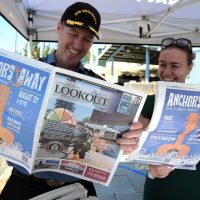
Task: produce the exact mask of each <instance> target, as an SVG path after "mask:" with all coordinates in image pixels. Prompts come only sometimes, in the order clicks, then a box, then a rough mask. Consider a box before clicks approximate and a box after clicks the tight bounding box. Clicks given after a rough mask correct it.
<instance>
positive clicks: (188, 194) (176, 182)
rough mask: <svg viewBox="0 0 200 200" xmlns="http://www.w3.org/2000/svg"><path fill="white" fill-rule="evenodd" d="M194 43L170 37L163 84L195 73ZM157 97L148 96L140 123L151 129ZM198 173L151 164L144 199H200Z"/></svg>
mask: <svg viewBox="0 0 200 200" xmlns="http://www.w3.org/2000/svg"><path fill="white" fill-rule="evenodd" d="M194 58H195V56H194V54H193V53H192V44H191V41H190V40H188V39H185V38H180V39H173V38H166V39H164V40H163V41H162V50H161V52H160V55H159V68H158V76H159V79H160V80H161V81H170V82H181V83H184V82H185V80H186V78H187V76H188V75H189V74H190V71H191V70H192V60H193V59H194ZM154 100H155V96H154V95H152V96H148V98H147V100H146V102H145V105H144V108H143V110H142V113H141V116H140V119H139V121H141V122H142V123H143V126H144V128H145V127H147V126H148V124H149V122H150V120H151V117H152V113H153V107H154ZM196 167H197V169H196V170H183V169H175V170H174V168H173V167H172V166H169V165H159V166H155V165H149V172H150V173H149V174H150V175H151V176H152V177H151V178H149V177H147V178H146V181H145V186H144V198H143V200H188V199H191V200H200V186H199V183H200V164H198V165H197V166H196Z"/></svg>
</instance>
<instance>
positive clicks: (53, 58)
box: [0, 2, 141, 200]
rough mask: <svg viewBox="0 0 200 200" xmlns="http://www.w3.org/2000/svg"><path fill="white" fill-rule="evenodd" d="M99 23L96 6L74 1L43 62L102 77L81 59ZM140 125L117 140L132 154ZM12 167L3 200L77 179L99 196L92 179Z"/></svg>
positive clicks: (24, 198)
mask: <svg viewBox="0 0 200 200" xmlns="http://www.w3.org/2000/svg"><path fill="white" fill-rule="evenodd" d="M100 23H101V17H100V14H99V12H98V11H97V10H96V9H95V8H94V7H93V6H91V5H90V4H88V3H83V2H77V3H74V4H72V5H71V6H69V7H68V8H67V9H66V10H65V12H64V13H63V15H62V17H61V20H60V21H59V22H58V24H57V33H58V49H57V50H56V51H55V52H54V53H52V54H50V55H49V56H47V58H45V59H42V61H43V62H46V63H49V64H51V65H54V66H56V67H60V68H64V69H68V70H72V71H75V72H78V73H81V74H84V75H88V76H91V77H95V78H100V76H98V75H97V74H95V73H94V72H93V71H92V70H87V69H85V68H84V67H83V65H82V63H81V59H82V58H83V57H84V56H85V55H86V54H87V52H88V51H89V49H90V47H91V46H92V44H93V41H94V37H97V39H99V35H98V31H99V26H100ZM140 128H141V124H140V123H135V124H132V125H131V126H130V132H127V133H124V134H123V136H122V138H119V139H118V143H119V145H120V148H122V149H123V150H124V151H125V153H129V152H131V151H132V150H134V149H135V148H136V147H137V144H136V141H138V139H137V138H138V137H139V136H140V132H139V131H137V129H140ZM131 130H134V131H131ZM12 166H13V168H14V169H13V173H12V175H11V177H10V179H9V181H8V183H7V184H6V186H5V188H4V190H3V191H2V193H1V196H0V199H2V200H18V199H20V200H27V199H30V198H32V197H35V196H38V195H40V194H42V193H46V192H48V191H51V190H53V189H56V188H58V187H61V186H64V185H68V184H72V183H74V182H79V183H81V184H82V185H83V186H84V187H85V188H86V189H87V190H88V196H96V191H95V188H94V186H93V184H92V183H91V182H88V181H85V180H80V179H78V178H75V177H72V176H68V175H64V174H60V173H56V172H40V173H35V174H33V175H29V174H28V172H26V171H25V170H24V169H23V168H22V167H20V166H18V165H16V164H12Z"/></svg>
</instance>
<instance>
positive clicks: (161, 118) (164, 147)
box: [128, 82, 200, 169]
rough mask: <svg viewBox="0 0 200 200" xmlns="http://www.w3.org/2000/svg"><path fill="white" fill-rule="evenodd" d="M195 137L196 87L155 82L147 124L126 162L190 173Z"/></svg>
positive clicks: (199, 119) (196, 156)
mask: <svg viewBox="0 0 200 200" xmlns="http://www.w3.org/2000/svg"><path fill="white" fill-rule="evenodd" d="M199 133H200V85H193V84H184V83H174V82H173V83H172V82H158V90H157V93H156V97H155V106H154V112H153V116H152V119H151V122H150V124H149V126H148V128H147V129H146V130H145V131H144V132H143V133H142V136H141V139H140V143H139V148H138V149H137V150H136V151H135V152H133V154H132V155H131V156H130V157H129V158H128V159H129V160H134V161H136V162H142V163H147V164H149V163H151V164H169V165H175V166H185V167H184V168H187V167H188V169H190V166H194V165H196V164H197V163H198V161H199V160H200V148H199V145H200V139H199V137H200V135H199Z"/></svg>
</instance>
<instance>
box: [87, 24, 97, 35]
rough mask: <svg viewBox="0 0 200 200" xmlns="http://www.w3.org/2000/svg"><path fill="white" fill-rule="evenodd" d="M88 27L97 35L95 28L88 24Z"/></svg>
mask: <svg viewBox="0 0 200 200" xmlns="http://www.w3.org/2000/svg"><path fill="white" fill-rule="evenodd" d="M89 29H90V30H91V31H92V32H94V33H95V34H96V35H98V33H97V32H96V30H95V29H93V28H92V27H91V26H89Z"/></svg>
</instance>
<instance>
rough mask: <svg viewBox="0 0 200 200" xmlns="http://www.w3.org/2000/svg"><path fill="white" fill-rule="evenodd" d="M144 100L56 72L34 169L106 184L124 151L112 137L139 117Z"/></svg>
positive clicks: (91, 80)
mask: <svg viewBox="0 0 200 200" xmlns="http://www.w3.org/2000/svg"><path fill="white" fill-rule="evenodd" d="M94 81H95V82H94ZM145 98H146V95H144V94H142V93H139V92H134V91H133V90H128V89H126V88H124V87H122V86H117V85H114V84H109V83H107V82H106V81H103V80H98V79H94V78H91V77H86V76H84V75H79V74H77V73H74V72H68V73H67V74H66V73H65V71H63V70H60V71H59V70H58V72H57V73H56V75H55V79H54V83H53V88H52V91H51V94H50V98H49V100H48V103H47V109H46V113H45V116H44V120H43V125H42V130H41V134H40V139H39V146H38V149H37V155H36V159H35V166H34V172H38V171H41V170H45V171H57V172H58V171H59V172H60V173H65V174H69V175H72V176H75V177H79V178H82V179H86V180H89V181H93V182H97V183H100V184H103V185H109V183H110V181H111V178H112V176H113V173H114V171H115V170H116V167H117V165H118V163H119V159H120V156H121V154H122V152H121V150H120V149H119V147H118V144H117V143H116V138H117V137H120V136H121V134H122V133H123V132H125V131H127V130H128V129H129V125H130V124H131V123H132V122H133V120H136V119H137V118H138V117H139V114H140V111H141V109H142V107H143V104H144V101H145Z"/></svg>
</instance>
